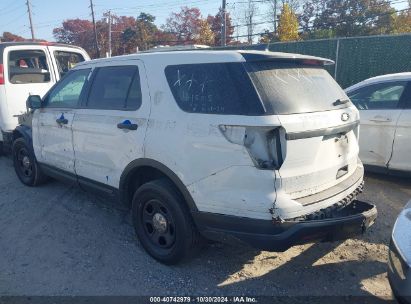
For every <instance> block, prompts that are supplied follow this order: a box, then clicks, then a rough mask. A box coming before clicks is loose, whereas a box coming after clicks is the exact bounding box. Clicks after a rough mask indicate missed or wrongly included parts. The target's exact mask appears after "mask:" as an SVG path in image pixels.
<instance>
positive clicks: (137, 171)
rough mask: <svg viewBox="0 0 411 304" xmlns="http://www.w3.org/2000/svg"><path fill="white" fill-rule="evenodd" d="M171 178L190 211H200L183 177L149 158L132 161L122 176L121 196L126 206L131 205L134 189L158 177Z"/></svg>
mask: <svg viewBox="0 0 411 304" xmlns="http://www.w3.org/2000/svg"><path fill="white" fill-rule="evenodd" d="M164 177H165V178H167V179H169V180H170V181H171V182H172V183H173V184H174V185H175V187H176V188H177V190H178V191H179V192H180V194H181V195H182V197H183V198H184V201H185V202H186V204H187V207H188V208H189V211H190V212H196V211H198V209H197V206H196V204H195V203H194V200H193V198H192V196H191V194H190V192H189V191H188V190H187V187H186V186H185V185H184V183H183V182H182V181H181V179H180V178H179V177H178V176H177V175H176V174H175V173H174V172H173V171H172V170H171V169H170V168H168V167H167V166H165V165H164V164H162V163H160V162H158V161H156V160H153V159H148V158H141V159H137V160H134V161H132V162H131V163H129V164H128V165H127V167H126V168H125V169H124V171H123V173H122V174H121V177H120V185H119V197H120V201H121V202H122V203H124V204H125V205H126V206H130V204H131V200H132V198H133V197H132V196H133V194H134V191H135V190H137V188H138V187H139V186H141V185H142V184H144V183H145V182H148V181H151V180H154V179H157V178H164Z"/></svg>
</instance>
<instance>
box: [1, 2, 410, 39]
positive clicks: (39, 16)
mask: <svg viewBox="0 0 411 304" xmlns="http://www.w3.org/2000/svg"><path fill="white" fill-rule="evenodd" d="M30 1H31V3H32V14H33V23H34V28H35V37H36V38H38V39H46V40H49V41H53V40H54V38H53V34H52V32H53V29H54V28H56V27H59V26H61V23H62V22H63V21H64V20H66V19H73V18H80V19H89V20H91V13H90V8H89V5H90V0H63V1H61V0H54V1H53V0H30ZM93 2H94V6H95V13H96V19H97V20H98V19H100V18H101V17H102V15H103V13H104V12H106V11H108V10H112V11H113V12H114V13H115V14H117V15H119V16H121V15H125V16H134V17H136V16H138V15H139V13H140V12H142V11H143V12H146V13H150V14H152V15H154V16H155V17H156V24H157V25H159V26H160V25H162V24H164V23H165V21H166V19H167V17H168V16H169V15H170V13H171V12H177V11H179V10H180V7H182V6H189V7H198V8H200V10H201V12H202V14H203V16H204V17H205V16H207V15H208V14H212V15H215V14H216V13H217V12H218V9H219V7H220V6H221V3H222V0H186V1H183V0H152V1H147V0H145V1H142V0H93ZM391 2H392V3H393V6H394V7H395V8H396V9H398V10H399V9H404V8H406V7H407V1H406V0H393V1H391ZM25 3H26V0H0V33H3V32H5V31H8V32H12V33H13V34H17V35H20V36H23V37H25V38H30V37H31V35H30V28H29V18H28V14H27V6H26V4H25ZM227 3H228V4H227V10H228V12H230V14H231V17H232V19H233V25H236V24H240V25H244V22H245V21H244V19H243V14H242V7H241V6H244V5H245V4H244V3H245V0H228V1H227ZM271 19H272V18H271ZM269 20H270V16H269V9H268V6H267V5H266V4H259V5H258V11H257V13H256V19H255V22H258V23H259V25H258V26H257V28H256V29H255V32H257V33H258V32H263V31H264V29H271V28H272V22H269ZM236 29H237V31H236V32H235V33H234V36H235V35H243V34H244V33H245V31H246V28H245V27H244V26H242V27H236Z"/></svg>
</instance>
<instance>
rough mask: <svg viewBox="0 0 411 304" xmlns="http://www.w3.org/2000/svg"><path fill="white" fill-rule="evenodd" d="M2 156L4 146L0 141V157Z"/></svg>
mask: <svg viewBox="0 0 411 304" xmlns="http://www.w3.org/2000/svg"><path fill="white" fill-rule="evenodd" d="M2 155H4V144H3V142H2V141H0V156H2Z"/></svg>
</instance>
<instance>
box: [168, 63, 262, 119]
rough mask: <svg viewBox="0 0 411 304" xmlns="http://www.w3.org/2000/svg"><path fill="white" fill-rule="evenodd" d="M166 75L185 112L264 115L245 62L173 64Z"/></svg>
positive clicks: (175, 96)
mask: <svg viewBox="0 0 411 304" xmlns="http://www.w3.org/2000/svg"><path fill="white" fill-rule="evenodd" d="M165 75H166V78H167V81H168V84H169V87H170V89H171V92H172V94H173V96H174V99H175V101H176V102H177V104H178V106H179V107H180V108H181V109H182V110H183V111H185V112H189V113H203V114H225V115H263V114H264V108H263V106H262V103H261V102H260V100H259V97H258V95H257V93H256V91H255V89H254V87H253V85H252V82H251V80H250V79H249V77H248V75H247V73H246V71H245V69H244V67H243V65H242V63H205V64H184V65H171V66H168V67H166V69H165Z"/></svg>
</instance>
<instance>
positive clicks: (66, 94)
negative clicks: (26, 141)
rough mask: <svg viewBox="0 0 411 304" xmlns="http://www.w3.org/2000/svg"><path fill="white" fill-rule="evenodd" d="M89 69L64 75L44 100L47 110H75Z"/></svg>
mask: <svg viewBox="0 0 411 304" xmlns="http://www.w3.org/2000/svg"><path fill="white" fill-rule="evenodd" d="M90 71H91V69H84V70H77V71H73V72H71V73H69V74H67V75H66V77H64V78H63V79H62V80H60V82H58V83H57V85H56V86H55V87H54V89H53V90H52V91H51V92H50V94H49V95H48V97H47V99H46V104H45V105H44V107H47V108H50V107H51V108H76V107H77V106H78V103H79V99H80V96H81V93H82V91H83V88H84V84H85V83H86V81H87V77H88V75H89V74H90Z"/></svg>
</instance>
